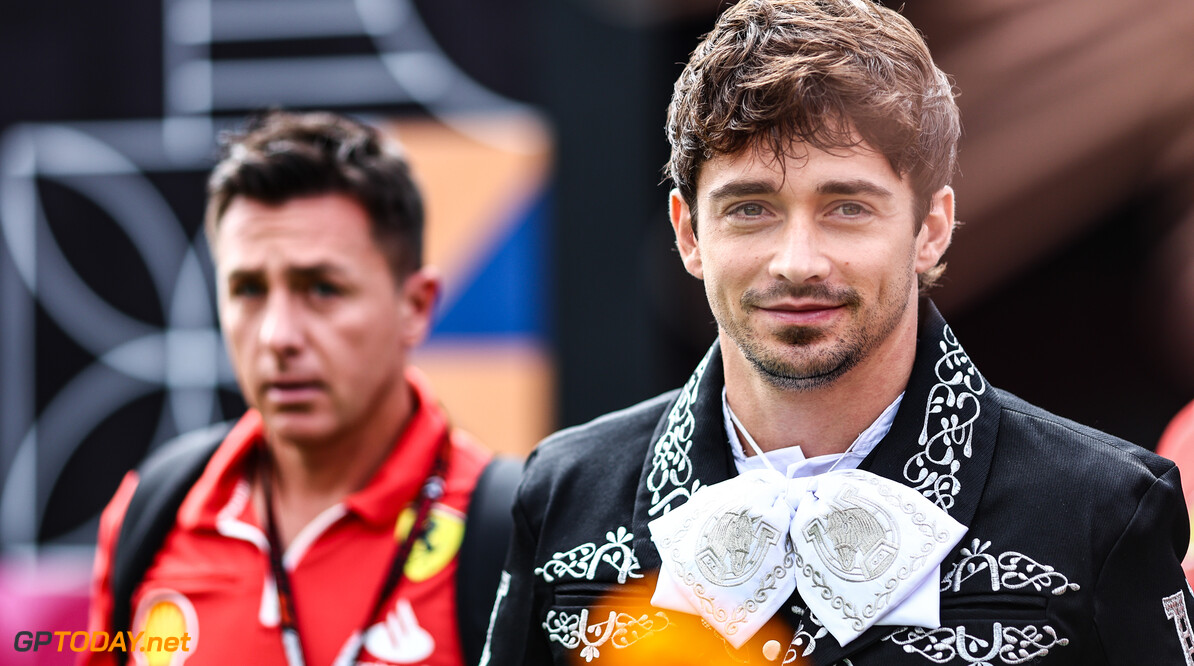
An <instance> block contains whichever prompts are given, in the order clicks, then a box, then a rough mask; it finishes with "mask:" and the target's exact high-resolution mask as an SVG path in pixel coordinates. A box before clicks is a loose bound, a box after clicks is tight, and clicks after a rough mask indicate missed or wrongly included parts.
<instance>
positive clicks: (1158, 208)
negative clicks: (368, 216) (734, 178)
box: [0, 0, 1194, 664]
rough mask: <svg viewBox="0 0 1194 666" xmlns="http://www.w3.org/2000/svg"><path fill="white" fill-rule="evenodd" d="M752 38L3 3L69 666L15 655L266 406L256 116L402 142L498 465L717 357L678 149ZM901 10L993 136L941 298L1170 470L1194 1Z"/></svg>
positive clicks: (12, 330)
mask: <svg viewBox="0 0 1194 666" xmlns="http://www.w3.org/2000/svg"><path fill="white" fill-rule="evenodd" d="M898 4H903V3H898ZM723 6H724V4H723V3H721V2H715V1H711V0H505V1H503V2H481V1H480V0H125V1H124V2H120V3H94V2H84V1H83V0H45V1H43V2H39V3H12V2H10V3H6V4H5V7H4V14H3V16H4V18H3V20H2V21H0V63H3V67H0V91H3V95H2V96H0V639H3V640H0V661H4V662H5V663H7V662H8V661H13V663H22V664H25V663H43V662H44V663H60V662H62V663H65V662H67V661H70V657H71V655H70V654H69V653H64V654H62V655H57V654H54V653H50V654H45V653H44V652H43V653H39V654H38V655H36V656H35V655H33V654H32V653H25V654H21V655H19V656H18V655H16V654H15V653H12V652H11V650H12V648H11V647H9V641H8V637H9V636H12V635H14V634H15V632H16V631H20V630H33V631H37V630H68V629H69V630H75V629H81V628H83V626H84V615H85V607H86V585H87V574H88V571H89V567H90V558H91V554H92V547H93V543H94V533H95V529H96V524H97V519H98V513H99V511H100V509H101V508H102V506H103V504H104V503H105V502H106V501H107V499H108V498H109V497H110V495H111V493H112V492H113V491H114V490H115V488H116V486H117V484H118V483H119V480H120V478H121V476H122V475H123V474H124V472H125V471H126V470H128V469H129V468H131V467H132V466H134V465H135V464H136V463H137V461H139V460H140V459H141V458H142V457H143V456H144V455H145V453H146V452H147V451H149V450H151V449H152V448H154V447H155V446H157V445H159V444H160V443H161V442H163V441H165V440H166V439H169V438H170V437H172V436H174V435H175V434H177V433H179V432H182V431H186V430H190V429H193V428H196V427H199V426H201V425H204V424H207V423H209V422H212V421H216V420H223V419H227V418H233V417H236V416H238V415H239V414H240V411H241V410H242V409H243V405H242V404H241V403H240V400H239V397H238V395H237V391H236V386H235V382H234V380H233V378H232V376H231V373H230V370H229V368H228V365H227V362H226V360H225V359H224V352H223V347H222V343H221V341H220V339H219V335H218V325H217V322H216V318H215V310H214V306H213V304H212V296H211V285H212V282H211V265H210V259H209V257H208V255H207V248H206V245H205V242H204V240H203V238H202V232H201V219H202V212H203V203H204V192H203V183H204V180H205V176H206V172H207V170H208V169H209V168H210V166H211V165H212V163H213V159H214V157H215V147H214V146H215V137H216V136H217V134H218V133H219V132H220V131H221V129H225V128H229V127H233V126H236V125H238V124H239V122H240V120H241V118H242V117H243V116H244V114H245V113H246V112H249V111H252V110H255V109H260V108H263V107H267V106H284V107H290V108H312V109H313V108H326V109H333V110H337V111H341V112H347V113H351V114H354V115H357V116H360V117H363V118H365V119H367V120H370V121H372V122H375V123H377V124H378V125H380V126H382V127H384V128H385V129H386V130H387V131H389V132H392V133H393V134H394V135H395V136H397V137H398V138H399V140H401V141H402V142H403V143H404V144H405V145H406V147H407V149H408V151H409V153H410V157H411V160H412V162H413V163H414V166H415V169H416V172H417V174H418V176H419V179H420V180H421V182H422V184H423V186H424V188H425V191H426V193H427V196H428V215H429V217H428V248H427V253H428V260H429V261H430V262H432V263H435V264H437V265H439V266H440V267H441V268H443V270H444V272H445V275H446V294H445V297H444V299H443V301H442V302H441V303H440V306H439V312H438V316H437V324H436V327H435V330H434V332H433V334H432V336H431V339H430V341H429V342H428V344H427V345H425V347H424V348H423V349H422V350H421V351H420V352H419V354H418V355H417V357H416V360H415V363H416V364H417V365H419V366H420V367H422V368H423V369H424V370H425V371H426V373H427V374H428V375H430V377H431V379H432V382H433V384H434V385H435V387H436V389H437V392H438V393H439V395H440V397H441V398H442V399H443V401H444V403H445V404H446V406H447V408H448V410H449V412H450V413H451V414H452V416H453V418H454V420H455V421H456V423H457V424H458V425H460V426H462V427H464V428H466V429H468V430H470V431H472V432H474V433H475V434H477V435H478V436H479V437H480V438H482V439H483V440H484V441H485V442H487V443H488V444H489V445H490V446H491V447H493V448H494V449H496V450H499V451H507V452H514V453H519V454H524V453H526V452H527V451H529V450H530V448H531V447H532V446H533V445H534V443H535V442H536V441H537V440H538V439H539V438H541V437H542V436H544V435H546V434H547V433H549V432H550V431H551V430H553V429H555V428H558V427H563V426H568V425H573V424H576V423H580V422H582V421H584V420H587V419H589V418H591V417H593V416H596V415H598V414H600V413H603V412H606V411H609V410H611V409H616V408H619V407H623V406H626V405H628V404H630V403H632V402H634V401H637V400H640V399H642V398H645V397H649V396H651V395H654V394H656V393H659V392H661V391H664V390H668V389H670V388H674V387H676V386H678V385H680V384H681V383H682V382H683V381H684V379H685V378H686V377H687V376H688V374H689V372H690V371H691V368H692V367H693V365H694V364H695V363H696V361H697V360H698V359H699V357H700V355H701V354H702V353H703V352H704V350H705V349H706V348H707V346H708V345H709V343H710V342H711V341H712V339H713V336H714V326H713V322H712V316H711V315H710V314H709V311H708V307H707V305H706V304H705V299H704V294H703V291H702V288H701V285H700V283H699V282H697V281H695V280H693V279H692V278H691V277H689V276H688V275H687V274H686V273H685V272H684V271H683V268H682V267H681V265H680V262H679V261H678V257H677V256H676V253H675V251H674V249H673V241H672V237H671V231H670V228H669V226H668V223H667V216H666V205H665V204H666V194H667V188H666V187H665V186H664V185H663V184H662V183H661V178H662V172H661V166H662V165H663V163H664V161H665V160H666V158H667V143H666V141H665V139H664V134H663V123H664V117H665V110H666V106H667V102H668V99H669V97H670V94H671V87H672V83H673V82H674V80H675V78H676V76H677V75H678V74H679V72H680V70H681V68H682V63H683V62H684V60H685V59H686V58H687V54H688V53H689V52H690V51H691V49H692V48H693V47H694V46H695V45H696V41H697V39H698V37H699V35H701V34H703V33H704V32H705V31H707V30H708V29H709V28H710V27H711V26H712V23H713V20H714V18H715V17H716V15H717V13H718V11H719V9H720V8H722V7H723ZM904 12H905V14H906V15H908V16H909V17H910V18H911V19H912V21H913V23H915V24H916V25H917V26H918V27H920V28H921V29H922V30H923V31H924V32H925V33H926V35H927V37H928V40H929V45H930V48H931V49H932V50H933V52H934V55H935V57H936V59H937V61H938V64H939V65H940V66H941V67H942V68H943V69H944V70H945V71H947V72H949V73H950V74H952V75H954V77H955V79H956V83H957V87H958V90H959V91H960V93H961V96H960V97H959V103H960V105H961V107H962V120H963V125H964V129H965V136H964V138H963V143H962V146H961V173H960V175H959V177H958V178H957V180H956V182H955V187H956V189H957V191H958V216H959V217H960V218H961V219H962V220H963V221H964V222H965V224H964V225H963V226H962V227H961V228H960V230H959V231H958V233H957V234H956V235H955V241H954V246H953V248H951V250H950V251H949V253H948V254H947V257H946V258H947V260H948V262H949V269H948V271H947V272H946V274H945V279H944V283H943V286H942V287H940V288H939V289H938V290H937V291H936V292H935V294H934V298H935V300H936V301H937V303H938V304H939V306H940V307H941V309H942V310H943V311H944V313H945V315H946V317H947V319H948V320H949V321H950V322H951V324H952V325H953V327H954V329H955V330H956V331H957V333H958V335H959V338H960V339H961V340H962V342H963V344H964V345H965V346H966V349H967V350H968V351H969V352H970V354H971V356H972V357H973V358H974V359H975V360H976V362H977V364H978V366H979V367H980V368H982V369H983V371H984V373H985V374H986V375H987V377H988V379H990V380H991V381H992V382H993V383H994V384H995V385H997V386H1000V387H1001V388H1005V389H1008V390H1011V391H1013V392H1015V393H1017V394H1019V395H1020V396H1022V397H1024V398H1026V399H1028V400H1030V401H1032V402H1035V403H1038V404H1040V405H1042V406H1044V407H1046V408H1048V409H1050V410H1052V411H1055V412H1057V413H1059V414H1061V415H1063V416H1067V417H1070V418H1073V419H1076V420H1079V421H1082V422H1085V423H1089V424H1092V425H1094V426H1096V427H1099V428H1101V429H1103V430H1107V431H1109V432H1111V433H1112V434H1115V435H1118V436H1121V437H1125V438H1127V439H1130V440H1132V441H1135V442H1137V443H1139V444H1141V445H1144V446H1146V447H1149V448H1153V447H1154V446H1155V443H1156V441H1157V438H1158V437H1159V436H1160V434H1161V432H1162V430H1163V429H1164V428H1165V425H1166V423H1167V422H1168V421H1169V419H1170V418H1171V417H1172V416H1173V415H1174V414H1175V413H1176V412H1177V411H1178V410H1179V408H1181V406H1182V405H1183V404H1185V403H1186V402H1188V401H1189V400H1190V399H1191V398H1192V397H1194V3H1191V2H1190V1H1189V0H1139V1H1138V2H1134V3H1122V2H1114V1H1112V0H967V2H957V1H956V0H953V1H951V0H918V1H914V2H909V3H907V6H906V7H905V9H904ZM18 659H19V661H17V660H18Z"/></svg>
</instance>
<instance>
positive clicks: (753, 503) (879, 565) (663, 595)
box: [648, 469, 966, 648]
mask: <svg viewBox="0 0 1194 666" xmlns="http://www.w3.org/2000/svg"><path fill="white" fill-rule="evenodd" d="M648 527H649V528H650V531H651V539H652V541H654V542H655V546H656V548H658V549H659V554H660V557H661V558H662V560H663V565H662V568H661V570H660V573H659V582H658V583H657V584H656V588H655V594H654V596H653V597H652V599H651V603H652V604H653V605H655V606H659V607H661V608H665V609H671V610H676V611H681V612H687V613H694V614H697V615H700V616H701V617H702V618H704V619H705V621H707V622H708V623H709V624H710V625H711V626H712V627H713V628H714V629H716V630H717V631H718V632H719V633H720V634H721V635H722V636H723V637H725V639H726V640H727V641H728V642H729V643H730V644H731V645H733V646H734V647H735V648H739V647H742V645H743V644H744V643H746V641H748V640H750V638H751V636H753V635H754V634H755V633H756V632H757V631H758V630H759V629H760V628H761V627H762V626H763V625H764V624H766V622H767V621H768V620H769V619H771V617H772V616H773V615H774V614H775V613H776V612H777V611H778V610H779V609H780V608H781V607H782V606H783V604H784V603H785V602H786V601H787V600H788V597H790V596H791V594H792V591H793V590H795V589H798V590H799V591H800V595H801V597H803V599H804V601H805V603H806V604H808V607H809V610H811V611H812V613H813V615H815V616H816V618H817V619H818V620H819V621H820V622H821V623H822V624H823V625H824V626H825V628H826V629H827V630H828V631H829V632H830V633H831V634H833V637H834V638H836V639H837V641H838V642H839V643H840V644H842V645H846V644H847V643H849V642H850V641H852V640H854V639H855V638H857V637H858V636H859V635H860V634H862V632H864V631H866V630H867V629H868V628H870V627H871V626H873V625H876V624H883V625H894V626H920V627H930V628H937V627H938V626H940V596H939V595H940V591H939V587H938V583H937V581H938V580H939V579H940V564H941V560H942V559H944V558H945V556H946V555H947V554H948V553H949V552H950V550H952V549H953V547H954V545H956V544H957V543H958V541H960V540H961V538H962V536H963V534H965V532H966V528H965V527H964V526H963V525H961V524H960V523H958V522H957V521H956V520H954V519H953V518H951V517H950V516H949V514H947V513H945V511H943V510H941V509H940V508H938V507H937V506H936V505H934V504H933V503H932V502H930V501H929V500H927V499H925V498H924V497H923V496H921V495H920V493H918V492H916V491H915V490H913V489H911V488H909V487H907V486H904V485H902V484H899V483H896V482H894V481H891V480H889V479H885V478H883V477H880V476H878V475H875V474H872V473H870V472H866V471H862V470H840V471H830V472H826V473H824V474H820V475H818V476H816V477H812V478H804V479H788V478H786V477H785V476H784V475H783V474H781V473H780V472H777V471H775V470H771V469H764V470H753V471H749V472H746V473H743V474H741V475H739V476H737V477H735V478H732V479H729V480H727V481H723V482H721V483H717V484H713V485H711V486H706V487H705V488H703V489H701V490H699V491H698V492H696V493H695V494H694V495H693V496H692V499H690V500H689V501H688V502H687V503H685V504H684V505H682V506H680V507H679V508H677V509H675V510H673V511H671V512H669V513H667V514H665V515H664V516H662V517H660V518H657V519H655V520H653V521H651V523H649V525H648Z"/></svg>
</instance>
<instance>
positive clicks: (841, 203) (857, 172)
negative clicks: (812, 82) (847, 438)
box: [672, 144, 953, 390]
mask: <svg viewBox="0 0 1194 666" xmlns="http://www.w3.org/2000/svg"><path fill="white" fill-rule="evenodd" d="M790 155H791V156H789V157H786V158H785V159H784V160H783V161H782V162H781V161H779V160H776V159H774V158H773V156H772V155H771V154H770V153H769V152H766V151H756V150H754V149H751V148H748V149H746V150H743V151H741V152H739V153H736V154H733V155H720V156H716V157H714V158H713V159H711V160H709V161H708V162H706V163H705V164H704V165H703V166H702V167H701V171H700V174H699V177H698V179H697V209H698V215H697V225H698V226H697V235H696V236H693V234H692V231H691V221H690V218H691V215H690V211H689V210H688V207H687V205H686V204H685V202H684V201H683V199H682V198H681V197H679V196H678V194H673V199H672V221H673V225H674V226H675V228H676V233H677V242H678V245H679V247H680V250H681V253H682V255H683V257H684V262H685V266H686V267H687V268H688V270H689V272H691V273H692V274H693V275H695V276H697V277H698V278H701V279H702V280H704V282H705V291H706V295H707V296H708V298H709V305H710V307H711V308H712V310H713V314H714V317H715V318H716V319H717V323H718V327H719V329H720V333H721V336H722V343H723V344H722V349H723V352H724V353H725V354H726V357H727V363H732V362H734V359H735V358H739V359H743V360H744V361H745V362H747V363H749V366H750V368H751V369H752V370H753V371H754V372H757V373H758V374H759V375H760V376H762V377H763V378H764V379H766V380H767V381H768V382H769V383H771V384H772V385H774V386H777V387H780V388H786V389H795V390H802V389H812V388H817V387H820V386H823V385H826V384H828V383H830V382H832V381H834V380H835V379H837V378H839V377H841V376H842V375H844V374H845V373H846V372H848V371H849V370H850V369H851V368H854V367H856V366H857V365H858V364H859V363H862V362H864V361H866V360H867V359H868V358H871V357H874V356H879V354H878V352H879V351H881V350H882V349H883V347H884V345H885V344H887V343H888V341H889V339H891V338H892V333H893V331H895V330H897V328H899V327H905V329H906V330H907V328H909V327H910V328H911V329H914V328H915V326H916V308H915V304H916V299H917V282H916V275H917V273H919V272H921V271H924V270H927V269H928V268H930V267H932V266H933V265H934V264H936V262H937V259H938V258H940V256H941V253H942V252H944V251H945V247H946V245H948V241H949V229H950V227H952V215H953V213H952V193H951V192H950V191H949V189H948V188H945V189H943V190H942V191H941V192H939V193H937V195H936V196H935V197H934V201H933V211H932V212H931V213H930V215H929V219H927V220H926V221H925V224H924V225H923V226H919V227H918V224H917V223H918V221H917V220H914V219H913V210H914V208H915V206H914V199H913V192H912V188H911V186H910V185H909V184H908V182H906V180H904V179H901V178H900V177H899V176H898V175H897V174H896V173H895V172H894V171H893V170H892V168H891V166H890V165H889V164H888V162H887V160H886V159H884V157H883V156H882V155H881V154H879V153H876V152H874V151H872V150H870V149H869V148H867V147H866V146H865V144H864V145H862V146H859V147H856V148H854V149H842V150H835V151H834V152H833V153H827V152H825V151H822V150H819V149H817V148H814V147H811V146H807V145H804V144H797V145H794V146H793V149H792V151H791V152H790ZM946 197H948V201H946V200H945V199H946ZM946 206H948V208H949V215H948V216H949V220H948V223H946V221H945V220H944V217H945V216H944V215H943V212H944V208H945V207H946ZM918 229H919V231H918ZM731 342H732V343H733V344H732V348H729V349H728V348H727V347H731V345H730V344H729V343H731Z"/></svg>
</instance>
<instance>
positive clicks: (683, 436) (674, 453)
mask: <svg viewBox="0 0 1194 666" xmlns="http://www.w3.org/2000/svg"><path fill="white" fill-rule="evenodd" d="M715 349H717V345H716V343H715V344H714V346H713V347H710V348H709V352H708V353H706V354H705V358H703V359H701V362H700V364H699V365H697V367H696V370H695V371H694V372H693V373H692V376H691V377H689V378H688V383H686V384H685V385H684V388H683V390H681V391H680V395H679V397H677V398H676V404H675V405H674V406H672V411H671V412H669V413H668V415H667V430H665V431H664V433H663V436H661V437H660V438H659V441H657V442H655V451H654V454H653V456H652V458H651V474H650V475H648V476H647V490H650V491H651V508H650V509H649V510H648V511H647V514H648V515H651V516H654V515H656V514H661V513H667V512H668V511H670V510H671V509H672V506H671V504H672V502H674V501H676V500H677V499H681V498H682V499H683V501H687V500H688V498H689V497H691V496H692V494H693V493H695V492H696V491H697V490H698V489H699V488H700V486H701V481H700V479H693V478H692V471H693V470H692V460H691V459H690V458H689V457H688V453H689V451H690V450H691V449H692V434H693V432H694V431H695V430H696V417H695V416H694V415H693V413H692V406H693V404H695V403H696V399H697V392H698V391H699V390H700V387H701V377H702V376H703V375H704V374H705V369H706V368H707V367H708V366H709V361H710V359H712V358H713V352H714V350H715ZM689 483H692V487H689V485H688V484H689Z"/></svg>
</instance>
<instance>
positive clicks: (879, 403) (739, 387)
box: [720, 310, 916, 458]
mask: <svg viewBox="0 0 1194 666" xmlns="http://www.w3.org/2000/svg"><path fill="white" fill-rule="evenodd" d="M720 344H721V350H722V359H723V363H724V364H725V377H726V399H727V400H728V401H729V403H730V408H731V409H733V410H734V414H735V415H736V416H737V417H738V419H739V420H740V421H741V422H742V426H743V427H745V428H746V429H747V430H749V431H750V435H751V436H752V437H754V439H755V442H756V443H757V444H758V445H759V448H760V449H762V450H763V451H765V452H766V451H774V450H776V449H781V448H785V447H788V446H800V448H801V450H802V451H803V453H804V455H805V457H808V458H812V457H815V456H822V455H828V454H833V453H844V452H845V451H846V449H848V448H849V447H850V445H851V444H853V443H854V440H855V439H857V437H858V435H859V434H861V433H862V431H864V430H866V429H867V427H869V426H870V425H871V424H872V423H874V421H875V419H877V418H879V415H880V414H882V413H883V410H884V409H886V408H887V407H888V405H890V404H891V403H892V402H893V401H894V400H895V399H896V397H897V396H898V395H899V394H900V392H901V391H903V390H904V388H905V387H906V386H907V385H908V378H909V377H910V376H911V375H912V362H913V360H914V359H915V356H916V318H915V310H914V311H913V314H912V317H911V325H901V326H899V327H897V329H896V330H894V331H893V332H892V333H891V336H890V337H889V338H888V339H887V340H885V341H884V342H883V343H882V344H880V345H879V347H877V348H875V349H874V350H872V351H871V352H870V353H869V354H868V356H867V358H865V359H864V360H863V361H861V362H860V363H859V364H858V365H857V366H855V367H854V368H852V369H851V370H850V371H848V372H847V373H846V374H844V375H842V376H841V377H839V378H838V379H837V380H835V381H834V382H832V383H831V384H829V385H827V386H824V387H819V388H816V389H809V390H792V389H784V388H778V387H776V386H775V385H774V384H772V383H770V382H768V381H767V380H766V379H764V378H763V377H762V376H761V375H760V374H759V372H758V371H757V370H756V369H755V368H754V366H753V365H752V364H751V363H750V361H748V360H747V359H746V357H745V356H743V355H742V352H741V351H740V350H739V349H738V347H737V345H735V344H734V342H733V340H731V339H730V338H729V337H728V336H726V335H725V334H724V333H723V334H721V336H720ZM739 435H740V436H741V433H739ZM745 450H746V455H747V456H751V455H753V454H754V452H753V451H751V450H749V447H745Z"/></svg>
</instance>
